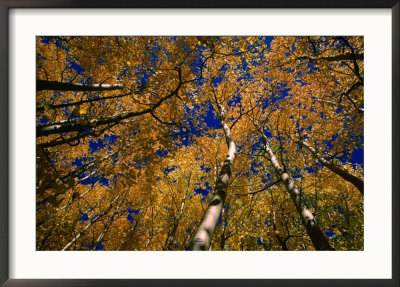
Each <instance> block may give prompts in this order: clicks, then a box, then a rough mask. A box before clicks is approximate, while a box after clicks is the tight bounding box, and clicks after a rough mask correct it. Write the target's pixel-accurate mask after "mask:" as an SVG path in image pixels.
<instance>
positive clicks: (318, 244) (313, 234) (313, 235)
mask: <svg viewBox="0 0 400 287" xmlns="http://www.w3.org/2000/svg"><path fill="white" fill-rule="evenodd" d="M262 136H263V139H264V149H265V151H266V152H267V153H268V155H269V156H270V161H271V163H272V165H273V166H274V169H275V170H276V173H277V174H278V176H279V179H280V180H281V181H282V182H283V183H284V184H285V186H286V189H287V190H288V192H289V194H290V197H291V198H292V200H293V202H294V204H295V206H296V209H297V212H298V213H299V215H300V218H301V220H302V222H303V225H304V226H305V228H306V231H307V234H308V236H310V239H311V241H312V243H313V245H314V247H315V249H316V250H334V249H333V248H332V247H331V246H330V244H329V242H328V239H327V238H326V237H325V236H324V234H323V233H322V231H321V229H320V228H319V226H318V224H317V221H316V220H315V218H314V216H313V214H312V212H311V211H310V210H309V209H308V207H307V205H306V203H305V202H304V201H303V200H302V198H301V193H300V190H299V188H298V187H297V186H296V184H295V183H294V180H293V178H292V177H291V176H290V175H289V174H288V173H287V172H286V171H285V170H284V169H283V168H282V167H281V165H280V164H279V162H278V159H277V158H276V156H275V154H274V153H273V151H272V150H271V148H270V147H269V145H268V141H267V139H266V137H265V135H264V134H262Z"/></svg>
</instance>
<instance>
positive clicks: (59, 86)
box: [36, 79, 124, 92]
mask: <svg viewBox="0 0 400 287" xmlns="http://www.w3.org/2000/svg"><path fill="white" fill-rule="evenodd" d="M123 88H124V87H123V85H118V84H117V85H108V84H91V85H90V84H80V83H64V82H57V81H46V80H38V79H37V80H36V91H42V90H53V91H76V92H79V91H113V90H122V89H123Z"/></svg>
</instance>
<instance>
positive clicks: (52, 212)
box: [36, 36, 364, 251]
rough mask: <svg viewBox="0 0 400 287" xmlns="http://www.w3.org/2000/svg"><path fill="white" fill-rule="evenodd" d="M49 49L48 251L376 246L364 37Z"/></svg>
mask: <svg viewBox="0 0 400 287" xmlns="http://www.w3.org/2000/svg"><path fill="white" fill-rule="evenodd" d="M36 48H37V49H36V63H37V70H36V72H37V75H36V77H37V80H36V90H37V94H36V95H37V96H36V112H37V114H36V136H37V147H36V248H37V250H258V251H262V250H265V251H268V250H363V248H364V230H363V229H364V227H363V224H364V219H363V217H364V215H363V212H364V208H363V197H364V188H363V186H364V183H363V169H364V166H363V131H364V129H363V125H364V105H363V102H364V60H363V59H364V46H363V37H356V36H354V37H350V36H346V37H340V36H332V37H323V36H312V37H311V36H310V37H306V36H302V37H278V36H275V37H262V36H251V37H242V36H240V37H239V36H238V37H233V36H221V37H215V36H213V37H208V36H207V37H206V36H180V37H178V36H177V37H173V36H168V37H167V36H165V37H164V36H163V37H156V36H141V37H139V36H135V37H127V36H108V37H97V36H91V37H72V36H64V37H61V36H60V37H54V36H52V37H50V36H40V37H37V38H36Z"/></svg>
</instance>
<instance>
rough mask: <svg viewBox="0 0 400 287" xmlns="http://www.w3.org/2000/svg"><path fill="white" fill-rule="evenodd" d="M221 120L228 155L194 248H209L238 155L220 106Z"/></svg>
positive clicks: (199, 228)
mask: <svg viewBox="0 0 400 287" xmlns="http://www.w3.org/2000/svg"><path fill="white" fill-rule="evenodd" d="M219 116H220V122H221V126H222V128H223V130H224V134H225V140H226V144H227V146H228V155H227V156H226V158H225V161H224V163H223V165H222V167H221V170H220V173H219V177H218V180H217V184H216V187H215V190H214V195H213V197H212V199H211V202H210V203H209V205H208V208H207V210H206V211H205V213H204V215H203V218H202V220H201V222H200V225H199V227H198V229H197V231H196V234H195V236H194V240H193V243H192V250H209V248H210V246H211V239H212V236H213V234H214V231H215V227H216V225H217V222H218V218H219V216H220V214H221V211H222V207H223V205H224V202H225V197H226V192H227V189H228V183H229V178H230V176H231V174H232V165H233V163H234V161H235V157H236V144H235V142H234V141H233V140H232V137H231V130H230V128H229V126H228V125H227V123H226V122H225V111H224V109H223V107H222V106H220V115H219Z"/></svg>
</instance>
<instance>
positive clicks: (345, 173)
mask: <svg viewBox="0 0 400 287" xmlns="http://www.w3.org/2000/svg"><path fill="white" fill-rule="evenodd" d="M296 142H297V143H298V144H300V145H301V146H303V147H305V148H306V149H308V150H309V151H310V152H311V153H312V155H313V156H314V157H315V158H316V159H318V161H319V162H320V163H322V164H323V165H324V166H326V167H327V168H328V169H329V170H331V171H333V172H334V173H336V174H337V175H339V176H340V177H341V178H343V179H344V180H346V181H348V182H350V183H351V184H353V185H354V186H355V187H356V188H357V189H358V190H359V191H360V192H361V194H362V195H363V196H364V182H363V181H362V180H361V179H359V178H358V177H356V176H354V175H352V174H350V173H349V172H348V171H347V170H345V169H342V168H340V167H338V166H337V165H335V164H334V163H332V162H330V161H328V160H327V159H326V158H324V157H323V156H322V155H320V154H319V153H318V152H317V151H316V150H315V149H314V148H313V147H311V146H310V145H308V144H307V143H306V142H304V141H296Z"/></svg>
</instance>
